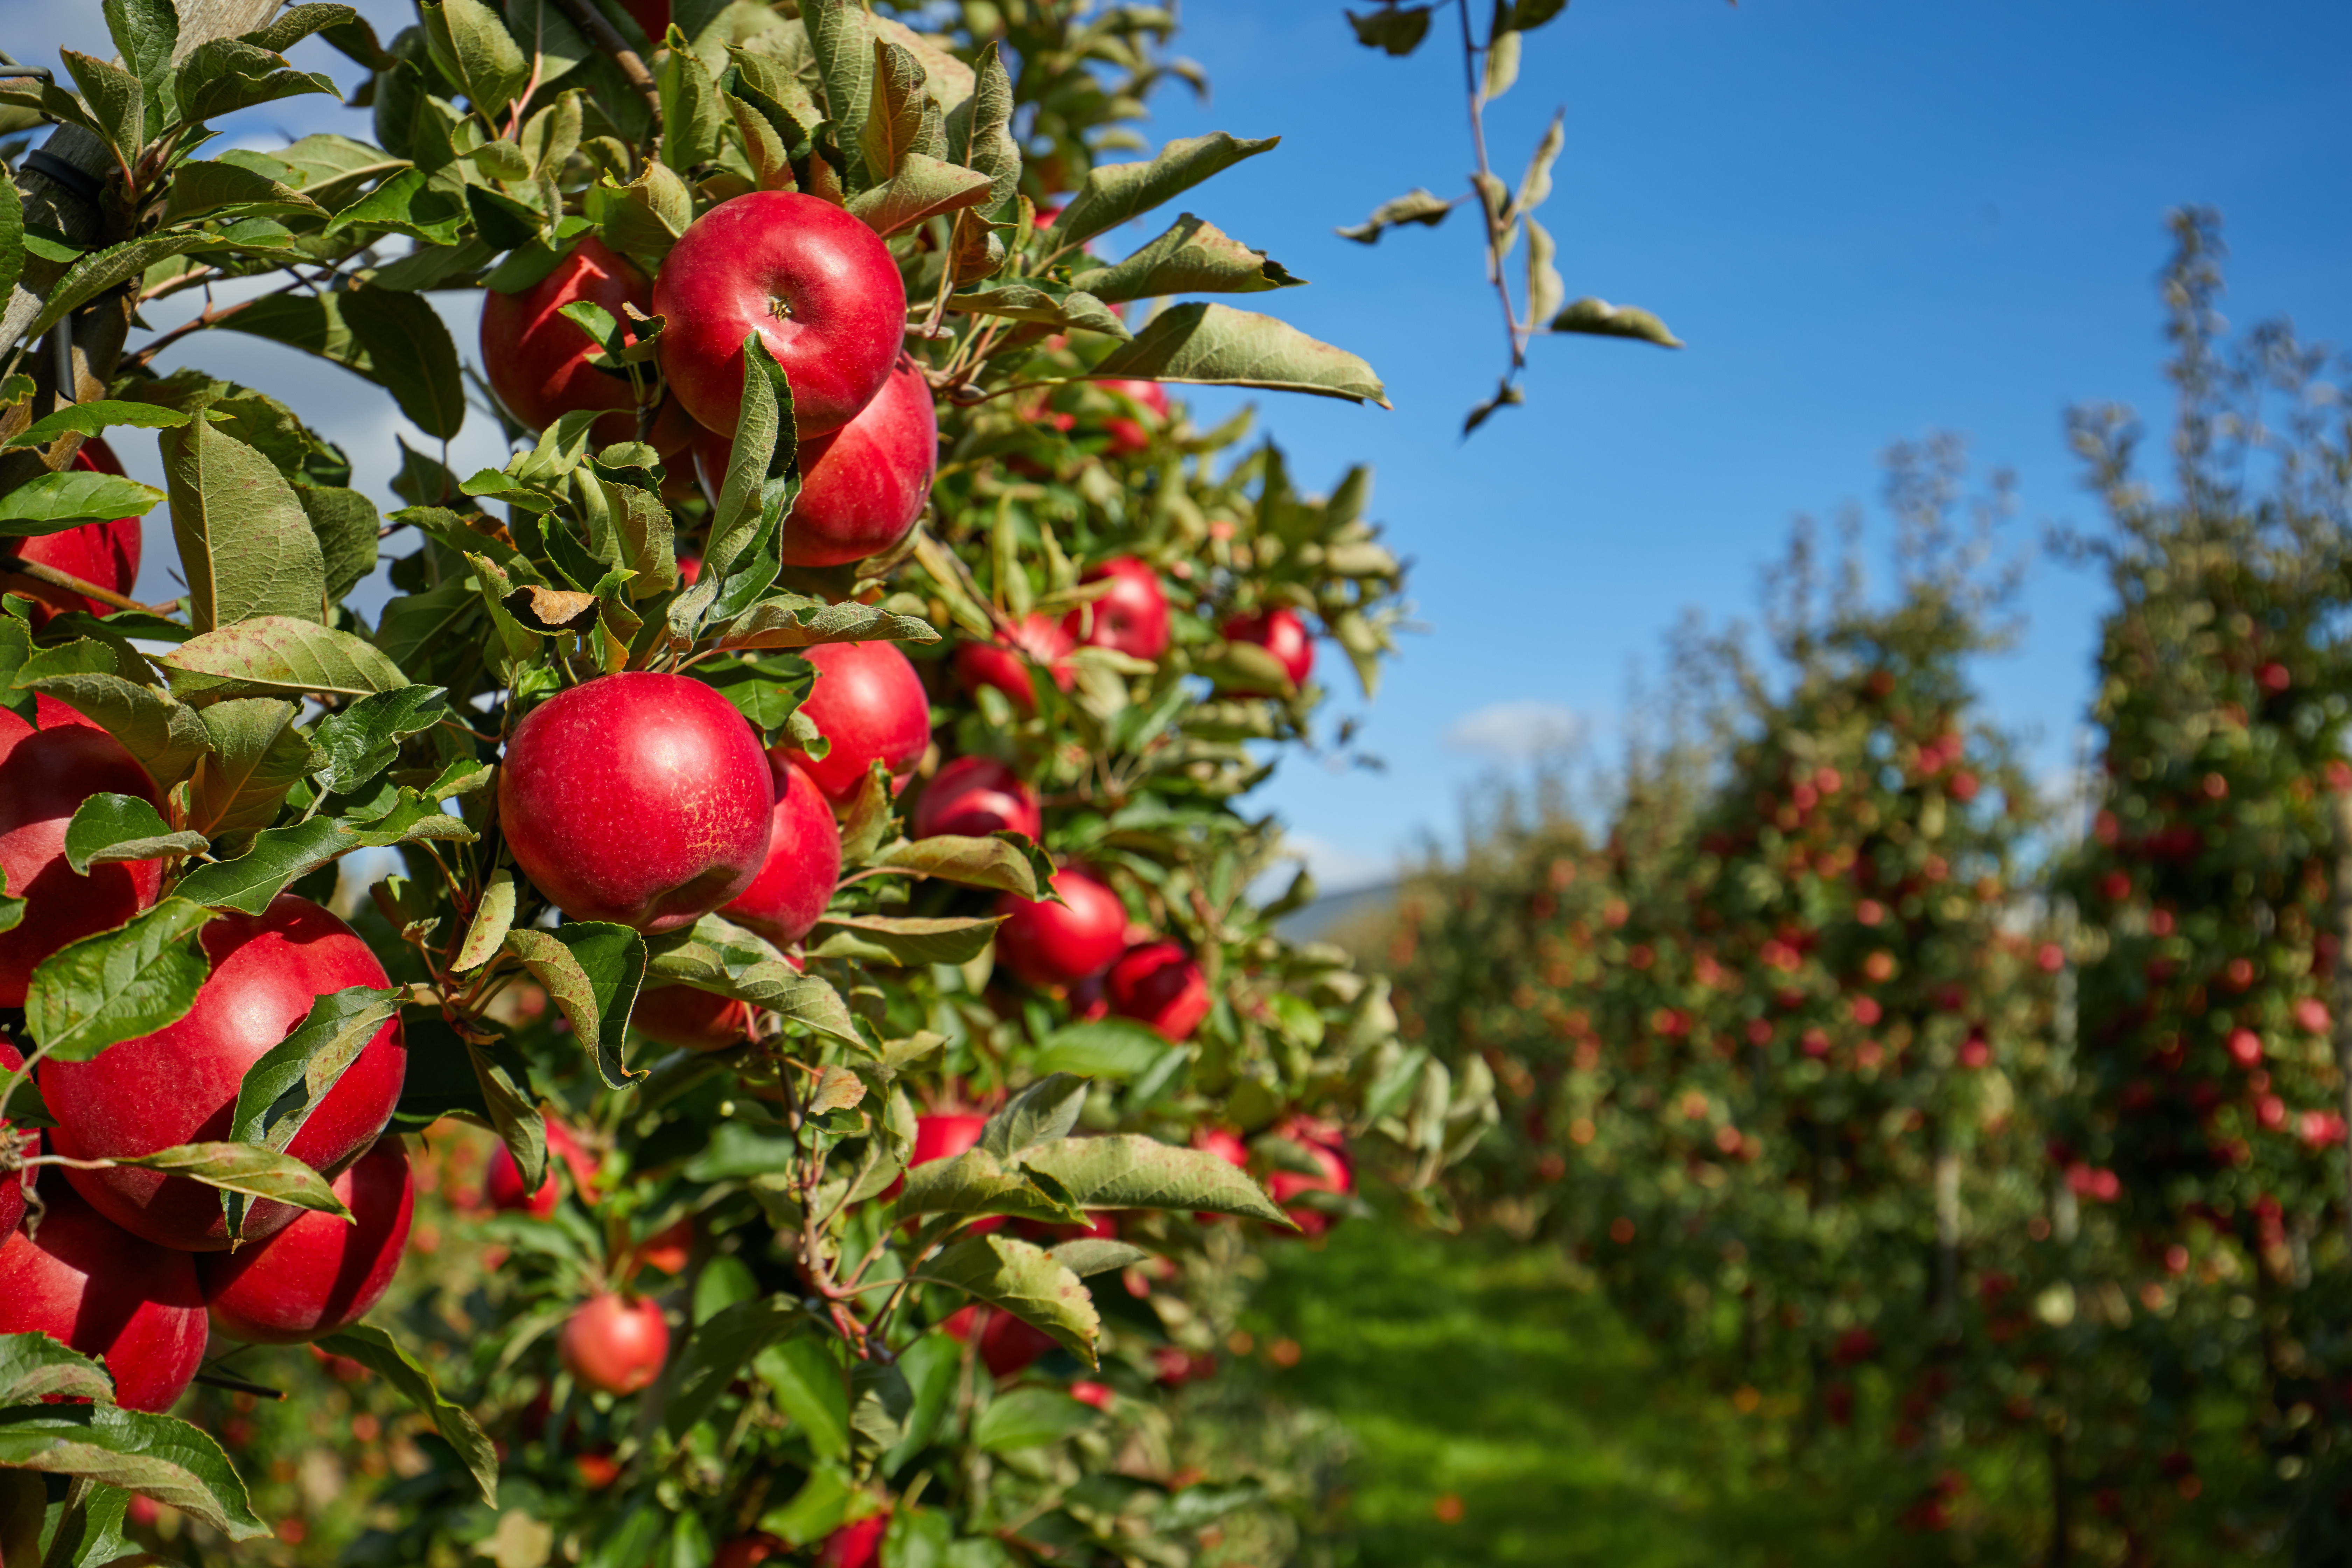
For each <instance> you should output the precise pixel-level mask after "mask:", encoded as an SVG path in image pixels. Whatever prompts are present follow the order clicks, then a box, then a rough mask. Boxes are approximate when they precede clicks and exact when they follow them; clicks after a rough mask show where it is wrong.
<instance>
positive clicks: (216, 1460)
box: [0, 1405, 274, 1541]
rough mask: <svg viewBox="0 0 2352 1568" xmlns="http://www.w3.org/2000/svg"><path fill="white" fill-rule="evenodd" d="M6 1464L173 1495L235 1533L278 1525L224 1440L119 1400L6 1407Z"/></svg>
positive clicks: (263, 1531)
mask: <svg viewBox="0 0 2352 1568" xmlns="http://www.w3.org/2000/svg"><path fill="white" fill-rule="evenodd" d="M0 1467H5V1468H12V1469H25V1470H37V1471H40V1472H42V1473H44V1474H47V1475H57V1476H73V1477H79V1478H82V1479H89V1480H93V1481H98V1482H101V1483H103V1484H104V1485H107V1486H113V1487H121V1488H122V1489H124V1490H126V1491H132V1492H137V1493H138V1494H139V1495H141V1496H142V1497H149V1498H152V1499H154V1500H156V1501H157V1502H161V1503H168V1504H170V1505H171V1506H172V1507H173V1508H176V1509H178V1510H181V1511H182V1512H183V1513H185V1514H187V1515H189V1516H190V1517H191V1518H194V1519H198V1520H201V1521H204V1522H205V1523H206V1524H208V1525H210V1526H212V1527H213V1528H214V1529H215V1530H217V1531H221V1532H222V1533H224V1534H226V1536H228V1538H229V1539H230V1540H232V1541H254V1540H258V1539H260V1538H261V1537H264V1536H267V1535H270V1534H272V1533H274V1532H273V1531H271V1530H270V1528H269V1527H268V1525H266V1524H264V1523H262V1522H261V1521H259V1520H258V1519H256V1518H255V1517H254V1515H253V1505H252V1504H251V1502H250V1501H249V1500H247V1497H246V1493H245V1484H244V1483H243V1482H241V1481H239V1480H238V1479H236V1468H234V1467H233V1466H231V1465H230V1464H229V1462H228V1456H227V1455H226V1454H224V1453H222V1452H221V1449H220V1445H219V1444H217V1443H215V1442H214V1441H213V1440H212V1439H211V1438H210V1437H208V1436H205V1434H204V1433H203V1432H201V1431H198V1430H197V1429H196V1428H195V1427H194V1426H189V1425H188V1424H187V1423H186V1422H184V1421H177V1420H174V1419H173V1418H172V1417H171V1416H169V1415H149V1414H148V1413H146V1412H145V1411H142V1410H125V1409H122V1408H121V1406H119V1405H28V1406H26V1407H23V1408H19V1409H14V1410H5V1411H0Z"/></svg>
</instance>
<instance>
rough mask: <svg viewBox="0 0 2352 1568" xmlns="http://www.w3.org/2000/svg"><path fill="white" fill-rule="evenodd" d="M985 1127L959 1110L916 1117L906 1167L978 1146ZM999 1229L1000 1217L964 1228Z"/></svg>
mask: <svg viewBox="0 0 2352 1568" xmlns="http://www.w3.org/2000/svg"><path fill="white" fill-rule="evenodd" d="M987 1125H988V1118H987V1117H985V1116H977V1115H973V1114H971V1113H970V1112H962V1111H953V1112H947V1113H943V1114H940V1115H938V1116H918V1117H916V1118H915V1146H914V1147H913V1148H912V1149H910V1150H908V1152H907V1166H908V1169H909V1170H911V1169H913V1168H914V1167H915V1166H917V1165H928V1164H929V1163H931V1162H932V1161H934V1160H952V1159H954V1158H955V1157H956V1156H957V1155H958V1154H961V1153H962V1152H964V1151H965V1150H967V1149H970V1148H972V1147H973V1146H975V1145H976V1144H978V1143H979V1142H980V1134H981V1131H982V1129H983V1128H985V1127H986V1126H987ZM906 1185H907V1184H906V1182H905V1180H904V1179H903V1178H902V1179H900V1180H898V1181H895V1182H893V1183H891V1184H890V1185H889V1187H888V1189H887V1191H885V1192H884V1193H883V1194H882V1195H883V1196H884V1197H886V1198H895V1197H897V1196H898V1194H899V1193H901V1192H903V1191H904V1190H905V1189H906ZM912 1224H913V1222H912V1221H909V1222H908V1225H909V1226H912ZM1003 1226H1004V1221H1003V1217H1002V1216H998V1215H992V1216H990V1217H989V1218H987V1219H982V1220H974V1221H973V1222H972V1223H971V1225H969V1226H965V1227H964V1228H965V1233H966V1234H967V1235H971V1236H985V1235H987V1234H988V1233H989V1232H990V1231H992V1230H1001V1229H1003ZM967 1321H968V1320H967ZM959 1337H961V1336H959Z"/></svg>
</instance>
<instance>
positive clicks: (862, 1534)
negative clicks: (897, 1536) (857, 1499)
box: [816, 1513, 890, 1568]
mask: <svg viewBox="0 0 2352 1568" xmlns="http://www.w3.org/2000/svg"><path fill="white" fill-rule="evenodd" d="M889 1527H890V1517H889V1515H887V1514H881V1513H874V1514H868V1515H866V1517H865V1518H864V1519H861V1520H857V1521H854V1522H852V1523H849V1524H845V1525H843V1526H842V1527H841V1528H840V1529H839V1530H836V1531H834V1532H833V1533H832V1534H831V1535H828V1536H826V1537H825V1538H824V1547H823V1548H822V1549H821V1550H820V1551H819V1552H817V1554H816V1561H817V1568H874V1563H875V1560H876V1559H877V1557H878V1556H879V1555H880V1554H881V1551H882V1536H883V1532H884V1531H887V1530H888V1529H889Z"/></svg>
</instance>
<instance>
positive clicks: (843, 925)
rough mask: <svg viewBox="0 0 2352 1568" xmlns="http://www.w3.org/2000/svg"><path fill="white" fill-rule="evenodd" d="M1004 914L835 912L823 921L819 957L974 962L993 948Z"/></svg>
mask: <svg viewBox="0 0 2352 1568" xmlns="http://www.w3.org/2000/svg"><path fill="white" fill-rule="evenodd" d="M1003 923H1004V920H1003V916H1001V915H998V916H992V917H991V918H988V919H984V920H976V919H971V918H968V917H952V918H929V917H919V916H918V917H908V916H902V915H833V916H828V917H826V918H825V919H824V920H822V921H818V922H817V927H816V931H815V943H816V945H815V946H814V948H813V949H812V952H813V955H814V956H815V957H818V958H859V959H866V960H870V961H872V962H874V963H894V964H898V966H900V967H901V968H914V967H917V966H919V965H921V964H926V963H971V961H972V960H973V959H975V958H977V957H979V956H980V955H981V954H982V952H986V951H987V950H988V944H989V943H990V942H992V940H994V938H995V935H996V928H997V927H998V926H1000V925H1002V924H1003Z"/></svg>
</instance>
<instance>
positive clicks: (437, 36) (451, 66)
mask: <svg viewBox="0 0 2352 1568" xmlns="http://www.w3.org/2000/svg"><path fill="white" fill-rule="evenodd" d="M416 10H417V16H418V19H419V20H421V21H422V22H423V23H424V24H425V48H426V49H427V50H428V51H429V52H430V53H431V55H432V57H433V63H434V64H435V65H436V66H437V67H438V68H440V70H441V74H442V75H444V76H446V77H447V78H448V79H450V80H451V81H454V82H456V83H457V85H458V87H459V88H460V89H462V90H463V91H464V92H465V94H466V98H467V102H468V103H470V104H471V105H472V107H473V108H475V109H476V110H479V111H480V112H481V113H482V114H483V115H484V116H485V117H487V118H489V119H493V120H495V119H496V118H497V117H498V116H499V115H501V114H503V113H504V112H505V111H506V109H507V106H508V105H509V104H510V103H512V102H513V101H514V100H515V98H516V97H517V95H519V94H520V92H521V91H522V89H523V88H524V86H525V84H526V83H528V82H529V81H530V59H529V58H527V57H525V55H524V54H523V52H522V49H521V47H520V46H519V45H517V44H516V43H515V41H514V38H513V37H512V36H511V35H510V34H509V33H508V32H507V28H506V23H505V22H504V21H502V20H501V19H500V18H499V14H498V13H497V12H496V11H493V10H491V9H490V8H489V7H488V5H483V4H482V0H420V3H419V4H418V5H417V7H416Z"/></svg>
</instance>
